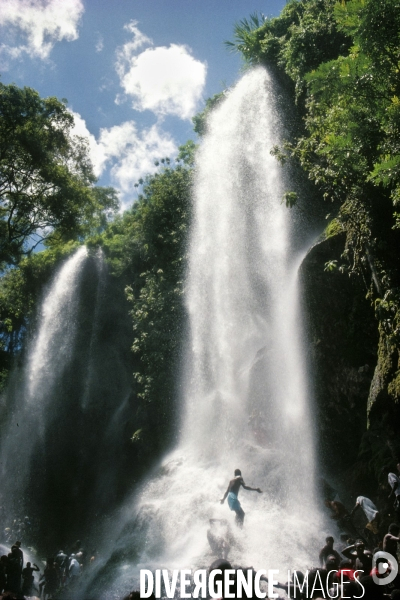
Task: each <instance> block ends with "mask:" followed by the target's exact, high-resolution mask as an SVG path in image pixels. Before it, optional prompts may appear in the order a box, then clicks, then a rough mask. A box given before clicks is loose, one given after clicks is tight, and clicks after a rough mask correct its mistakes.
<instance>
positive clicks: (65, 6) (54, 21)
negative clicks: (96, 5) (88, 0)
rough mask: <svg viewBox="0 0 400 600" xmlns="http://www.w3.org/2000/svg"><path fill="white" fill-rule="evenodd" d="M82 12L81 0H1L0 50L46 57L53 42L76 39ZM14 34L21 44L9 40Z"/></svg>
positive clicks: (7, 52) (12, 53) (13, 56)
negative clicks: (1, 36)
mask: <svg viewBox="0 0 400 600" xmlns="http://www.w3.org/2000/svg"><path fill="white" fill-rule="evenodd" d="M83 12H84V7H83V3H82V0H1V1H0V27H2V28H3V40H4V39H5V40H6V43H3V44H2V45H1V47H0V52H1V53H2V54H3V55H5V56H6V57H7V56H8V57H9V58H17V57H19V56H20V55H21V54H22V53H24V52H26V53H28V54H30V55H32V56H35V57H38V58H41V59H45V58H48V56H49V54H50V52H51V50H52V48H53V46H54V44H55V43H56V42H60V41H61V40H64V39H65V40H67V41H73V40H76V39H77V38H78V24H79V20H80V18H81V16H82V14H83ZM15 34H17V35H18V34H22V39H23V41H22V42H21V43H18V44H16V43H15V40H13V43H12V42H10V40H11V38H12V37H13V35H14V36H15Z"/></svg>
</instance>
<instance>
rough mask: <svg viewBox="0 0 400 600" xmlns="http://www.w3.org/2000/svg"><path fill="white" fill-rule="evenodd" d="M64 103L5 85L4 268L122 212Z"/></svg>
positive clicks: (0, 261)
mask: <svg viewBox="0 0 400 600" xmlns="http://www.w3.org/2000/svg"><path fill="white" fill-rule="evenodd" d="M73 123H74V120H73V116H72V114H71V113H70V112H69V111H68V109H67V107H66V104H65V102H62V101H59V100H58V99H57V98H54V97H51V98H41V97H40V96H39V94H38V93H37V92H36V91H35V90H32V89H31V88H26V87H25V88H23V89H21V88H18V87H17V86H15V85H3V84H0V265H1V266H2V268H3V269H4V268H5V267H6V266H7V265H9V264H13V265H15V264H17V263H18V261H19V260H20V259H21V257H22V256H24V255H26V254H30V253H31V252H32V251H33V250H34V249H35V247H36V246H37V245H38V244H39V243H41V242H43V241H46V240H47V241H48V242H49V243H50V242H53V243H54V242H55V241H56V240H58V241H60V240H62V241H67V240H69V239H76V238H77V237H79V236H83V235H85V234H87V233H89V232H90V231H92V230H93V228H96V227H99V226H102V225H103V226H104V224H105V223H106V221H107V217H108V214H109V212H110V211H111V212H113V211H115V210H116V208H117V206H118V202H117V196H116V193H115V191H114V190H113V189H111V188H97V187H95V186H94V183H95V181H96V178H95V176H94V174H93V168H92V165H91V163H90V160H89V156H88V151H87V150H88V149H87V143H86V141H85V140H84V139H82V138H79V137H77V136H73V135H72V134H71V129H72V127H73Z"/></svg>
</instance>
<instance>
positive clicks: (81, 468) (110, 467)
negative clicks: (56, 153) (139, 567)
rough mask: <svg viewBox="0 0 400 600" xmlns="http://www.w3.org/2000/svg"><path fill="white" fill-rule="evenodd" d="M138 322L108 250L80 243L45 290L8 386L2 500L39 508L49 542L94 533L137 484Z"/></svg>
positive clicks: (10, 509)
mask: <svg viewBox="0 0 400 600" xmlns="http://www.w3.org/2000/svg"><path fill="white" fill-rule="evenodd" d="M130 331H131V318H130V315H129V313H128V305H127V302H126V297H125V294H124V289H123V286H122V285H120V282H118V281H117V282H116V280H115V279H114V278H113V277H112V276H110V275H109V273H108V271H107V265H106V263H105V261H104V257H103V254H102V251H101V250H100V249H99V250H98V251H97V252H93V253H90V252H89V251H87V250H86V248H84V247H82V248H79V249H78V250H77V252H75V253H74V254H73V255H72V256H70V257H69V258H68V259H67V260H65V262H64V263H63V264H62V265H61V266H60V267H59V268H58V269H57V271H56V273H55V275H54V277H53V279H52V281H51V282H50V284H49V286H48V287H47V289H46V290H45V293H44V295H43V299H42V303H41V304H40V306H39V307H38V314H37V321H36V328H35V331H34V332H33V335H32V339H31V341H30V342H29V343H28V344H27V349H26V352H25V355H24V364H23V366H22V367H21V368H20V369H16V370H15V371H14V373H13V375H12V377H11V379H12V381H13V384H12V385H10V386H9V389H8V390H7V391H6V406H7V407H9V414H8V421H7V423H6V425H5V428H4V430H3V431H4V434H3V439H2V443H1V446H0V462H1V474H2V486H1V491H0V495H1V502H0V504H1V505H2V506H4V507H5V509H6V514H7V518H8V519H12V518H14V517H19V518H20V517H22V516H24V515H26V514H27V515H29V517H30V518H31V519H32V521H33V522H34V523H35V531H36V533H35V539H34V543H35V544H38V545H39V546H40V547H41V548H42V549H43V544H48V545H49V546H48V547H49V548H50V552H52V551H53V550H54V545H56V546H59V547H64V548H65V549H67V548H68V546H69V545H70V544H71V543H73V541H74V540H76V539H78V538H80V539H85V537H86V536H88V537H90V536H91V535H92V533H93V530H95V529H96V528H97V527H98V526H99V522H100V521H101V520H102V519H103V518H106V517H107V514H108V513H109V511H110V510H112V509H114V507H115V505H116V504H117V503H119V502H121V500H122V498H123V497H124V495H125V494H126V493H127V489H130V486H131V481H130V478H129V476H131V475H132V463H133V460H134V459H135V448H134V447H133V444H132V443H131V442H130V441H129V431H130V430H131V429H132V428H133V425H132V421H131V420H132V413H133V410H132V402H133V397H132V362H131V361H132V354H131V351H130V346H131V335H130Z"/></svg>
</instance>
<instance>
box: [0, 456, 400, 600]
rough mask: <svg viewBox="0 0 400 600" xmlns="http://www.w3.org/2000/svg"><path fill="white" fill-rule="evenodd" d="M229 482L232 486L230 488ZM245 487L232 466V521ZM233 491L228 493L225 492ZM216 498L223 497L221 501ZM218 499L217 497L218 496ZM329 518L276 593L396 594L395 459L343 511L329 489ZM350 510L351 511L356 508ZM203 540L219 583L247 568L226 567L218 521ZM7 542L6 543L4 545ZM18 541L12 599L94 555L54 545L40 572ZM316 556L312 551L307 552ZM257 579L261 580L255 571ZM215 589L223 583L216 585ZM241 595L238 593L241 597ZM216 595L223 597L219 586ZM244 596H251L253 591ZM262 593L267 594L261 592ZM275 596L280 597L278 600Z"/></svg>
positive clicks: (0, 580)
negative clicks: (313, 562)
mask: <svg viewBox="0 0 400 600" xmlns="http://www.w3.org/2000/svg"><path fill="white" fill-rule="evenodd" d="M235 484H237V485H236V487H235ZM240 487H242V488H244V489H248V490H251V491H253V490H254V491H258V492H260V493H261V490H259V489H258V488H250V487H249V486H246V485H245V484H244V481H243V478H242V476H241V473H240V471H238V470H237V472H235V479H233V480H232V481H231V482H230V484H229V486H228V489H227V492H226V494H225V496H224V499H225V497H228V500H229V494H232V493H234V494H235V498H234V500H235V501H234V502H233V500H232V501H231V502H230V507H231V510H233V511H234V512H236V516H237V513H238V511H241V512H240V515H239V518H237V519H236V523H237V525H238V526H239V527H243V520H244V513H243V514H242V512H243V511H242V508H241V506H240V503H239V502H238V499H237V494H238V492H239V488H240ZM232 490H233V492H232ZM224 499H223V500H224ZM223 500H222V501H223ZM325 506H326V508H327V509H328V510H329V512H330V516H331V518H332V519H333V520H334V521H336V523H337V530H338V531H340V533H339V535H338V542H337V543H336V544H335V540H334V537H333V536H328V537H327V538H326V540H325V545H324V546H323V547H322V548H321V550H320V552H319V556H318V560H319V566H318V567H315V568H311V569H309V570H308V571H306V572H305V573H302V572H300V571H293V575H292V579H291V580H290V581H287V582H286V583H274V588H275V592H276V593H278V594H279V593H280V592H279V590H283V591H284V592H285V593H286V595H287V597H289V598H292V599H294V598H296V599H299V600H308V599H315V600H316V599H322V598H337V599H338V600H342V599H345V598H346V599H356V598H363V599H364V600H384V599H391V600H395V599H398V600H400V573H399V571H400V569H399V565H398V556H397V551H398V544H399V543H400V462H399V464H397V467H396V469H389V468H385V469H383V470H382V473H381V479H380V482H379V488H378V492H377V494H376V497H374V499H373V500H371V499H370V498H367V497H366V496H358V498H357V500H356V502H355V505H354V507H353V508H352V510H350V511H349V510H348V509H347V508H346V506H345V505H344V504H343V502H341V500H340V499H339V497H338V496H337V494H335V493H334V492H333V491H332V489H331V490H330V494H329V497H327V498H326V500H325ZM357 513H358V514H357ZM29 531H30V522H29V519H28V517H25V519H22V520H16V521H15V522H14V523H13V527H6V528H5V530H4V537H5V540H6V542H7V541H8V537H9V536H10V534H12V533H15V532H17V533H20V534H23V535H24V537H25V538H26V539H27V538H28V537H29ZM207 539H208V542H209V545H210V548H211V551H212V553H213V554H215V555H217V556H218V559H217V560H215V561H214V562H213V563H212V564H211V565H210V567H209V572H212V571H214V570H218V571H219V573H218V575H217V576H216V577H215V581H217V580H218V578H219V579H220V580H221V582H222V583H223V582H224V572H225V571H226V570H227V569H229V570H231V571H232V570H233V571H235V572H238V571H241V570H243V571H248V570H249V569H250V570H251V571H252V572H253V573H254V575H255V573H256V572H255V571H254V569H253V568H252V567H251V568H247V567H246V568H245V567H238V566H235V565H232V564H231V563H230V562H229V560H228V558H229V557H228V555H229V553H230V550H231V547H232V545H234V535H233V532H232V529H231V527H230V525H229V522H228V521H227V520H226V519H210V527H209V530H208V531H207ZM10 545H11V544H10ZM21 546H22V544H21V541H19V540H18V541H16V542H15V543H14V544H12V545H11V548H10V552H9V553H8V554H3V556H1V557H0V598H1V599H2V600H15V599H19V598H21V599H22V598H26V597H39V598H41V599H43V600H52V599H54V598H58V597H61V598H62V597H64V598H66V597H68V590H70V589H71V588H73V586H74V582H76V581H77V578H78V577H80V575H81V573H82V569H84V568H85V567H86V566H87V565H89V564H91V563H92V562H93V561H94V560H95V556H94V555H93V556H90V555H89V554H87V553H85V552H84V550H83V547H82V544H81V542H80V541H79V540H78V541H77V542H76V543H75V544H73V545H72V546H71V548H70V549H69V552H68V553H65V552H64V551H63V550H60V551H59V552H58V553H57V554H56V555H55V556H53V557H50V558H48V559H47V560H46V564H45V566H44V568H43V570H42V571H41V570H40V569H39V567H38V566H37V565H36V564H35V563H31V562H30V561H27V562H25V561H24V551H23V549H22V547H21ZM315 558H316V559H317V557H315ZM262 579H264V581H265V585H267V583H268V580H267V578H265V577H263V578H262ZM222 590H224V586H223V585H222ZM243 597H246V596H243ZM139 598H140V594H139V592H137V591H135V592H131V594H129V595H128V596H126V598H125V599H124V600H136V599H137V600H139ZM222 598H225V594H224V591H222V596H221V600H222ZM252 598H254V600H255V598H256V596H255V595H254V594H253V596H252ZM267 598H268V594H267ZM282 600H283V599H282Z"/></svg>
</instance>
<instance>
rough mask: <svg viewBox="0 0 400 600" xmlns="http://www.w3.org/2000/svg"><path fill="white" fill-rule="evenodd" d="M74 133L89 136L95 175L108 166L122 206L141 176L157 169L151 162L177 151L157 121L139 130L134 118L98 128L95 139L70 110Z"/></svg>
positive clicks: (84, 124) (77, 115) (129, 199)
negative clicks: (119, 123) (98, 132)
mask: <svg viewBox="0 0 400 600" xmlns="http://www.w3.org/2000/svg"><path fill="white" fill-rule="evenodd" d="M73 115H74V119H75V127H74V129H73V131H72V133H73V135H79V136H81V137H87V138H88V144H89V152H90V157H91V160H92V163H93V166H94V170H95V174H96V176H97V177H99V176H100V175H102V174H103V173H104V171H105V170H106V168H107V167H108V168H110V177H111V182H112V184H113V185H114V186H115V187H116V188H117V189H118V190H119V191H120V193H121V199H122V204H123V208H126V206H127V204H128V203H129V202H131V201H132V199H133V196H134V190H135V188H134V185H135V183H136V182H137V181H138V179H139V178H140V177H144V176H145V175H147V174H149V173H154V172H155V171H156V170H157V167H156V166H155V164H154V162H155V161H156V160H160V159H161V158H164V157H166V156H168V157H173V156H175V155H176V154H177V151H178V149H177V145H176V143H175V142H174V140H173V139H172V137H171V136H170V135H169V134H168V133H166V132H165V131H162V130H161V129H160V126H159V125H158V124H155V125H153V126H152V127H150V128H148V129H144V130H143V131H141V132H139V131H138V129H137V126H136V123H135V122H134V121H126V122H125V123H122V124H121V125H115V126H114V127H110V128H104V129H101V130H100V135H99V138H98V140H96V138H95V137H94V135H93V134H91V133H90V132H89V130H88V129H87V126H86V123H85V121H84V119H82V117H81V116H80V115H79V114H78V113H73Z"/></svg>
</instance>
